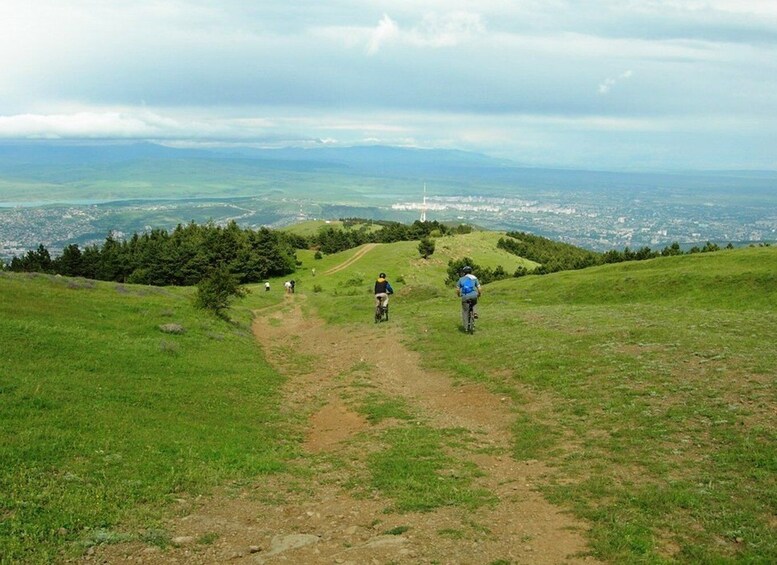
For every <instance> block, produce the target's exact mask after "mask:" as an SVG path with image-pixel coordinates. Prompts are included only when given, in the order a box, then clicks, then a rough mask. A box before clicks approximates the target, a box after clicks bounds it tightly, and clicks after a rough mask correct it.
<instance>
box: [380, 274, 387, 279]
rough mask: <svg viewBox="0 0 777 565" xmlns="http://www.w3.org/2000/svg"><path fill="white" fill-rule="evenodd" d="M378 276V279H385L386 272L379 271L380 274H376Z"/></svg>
mask: <svg viewBox="0 0 777 565" xmlns="http://www.w3.org/2000/svg"><path fill="white" fill-rule="evenodd" d="M378 278H379V279H385V278H386V273H381V274H379V275H378Z"/></svg>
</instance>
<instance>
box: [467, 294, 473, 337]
mask: <svg viewBox="0 0 777 565" xmlns="http://www.w3.org/2000/svg"><path fill="white" fill-rule="evenodd" d="M467 331H468V332H469V333H473V332H474V331H475V307H474V306H473V304H472V302H470V303H469V310H468V311H467Z"/></svg>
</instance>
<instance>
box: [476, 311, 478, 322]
mask: <svg viewBox="0 0 777 565" xmlns="http://www.w3.org/2000/svg"><path fill="white" fill-rule="evenodd" d="M475 319H476V320H477V319H478V314H477V312H475Z"/></svg>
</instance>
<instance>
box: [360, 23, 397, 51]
mask: <svg viewBox="0 0 777 565" xmlns="http://www.w3.org/2000/svg"><path fill="white" fill-rule="evenodd" d="M398 35H399V27H398V26H397V24H396V22H394V20H392V19H391V18H390V17H388V16H387V15H386V14H383V18H381V20H380V22H378V26H377V27H376V28H375V29H374V30H373V32H372V36H371V37H370V41H369V43H368V44H367V49H366V51H367V54H368V55H374V54H375V53H377V52H378V51H379V50H380V48H381V46H382V45H383V44H384V43H386V42H388V41H391V40H393V39H395V38H396V37H397V36H398Z"/></svg>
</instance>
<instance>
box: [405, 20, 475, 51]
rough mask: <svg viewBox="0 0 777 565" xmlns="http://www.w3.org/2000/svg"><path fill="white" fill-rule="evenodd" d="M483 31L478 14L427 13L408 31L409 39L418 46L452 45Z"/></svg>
mask: <svg viewBox="0 0 777 565" xmlns="http://www.w3.org/2000/svg"><path fill="white" fill-rule="evenodd" d="M484 31H485V25H484V24H483V21H482V18H481V16H480V15H479V14H473V13H470V12H453V13H450V14H445V15H442V16H441V15H438V14H427V15H426V16H424V19H423V21H422V23H421V25H420V26H418V27H417V28H415V29H414V30H413V31H412V32H411V33H410V37H409V41H410V42H411V43H412V44H415V45H420V46H430V47H453V46H455V45H458V44H460V43H462V42H463V41H466V40H468V39H471V38H472V37H474V36H476V35H478V34H481V33H483V32H484Z"/></svg>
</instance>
